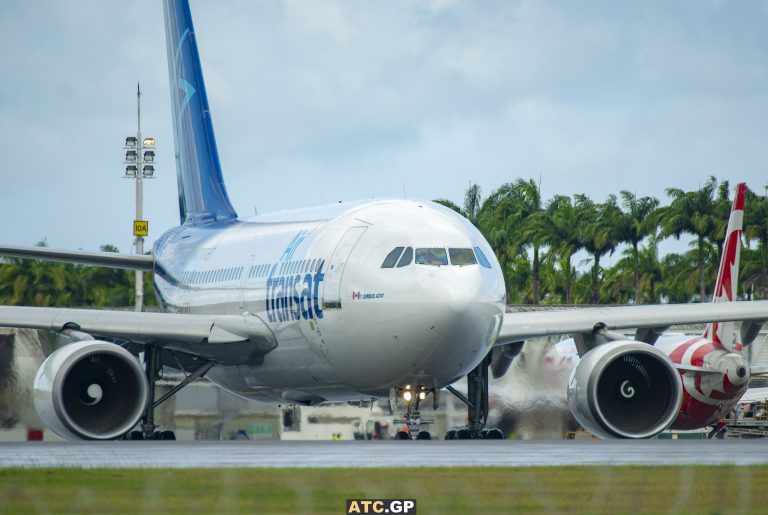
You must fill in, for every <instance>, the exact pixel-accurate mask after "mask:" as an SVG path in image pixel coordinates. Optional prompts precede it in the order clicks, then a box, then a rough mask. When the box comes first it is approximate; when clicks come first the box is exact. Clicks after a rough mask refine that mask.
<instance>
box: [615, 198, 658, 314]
mask: <svg viewBox="0 0 768 515" xmlns="http://www.w3.org/2000/svg"><path fill="white" fill-rule="evenodd" d="M621 199H622V202H621V205H622V207H623V208H624V210H623V211H622V212H621V215H620V216H619V220H618V222H619V231H618V239H619V241H620V242H626V243H629V245H630V249H631V250H630V256H629V257H630V259H631V261H630V263H628V264H629V265H630V267H631V269H632V284H633V285H634V290H635V296H634V302H635V304H640V298H641V292H640V250H639V247H640V242H641V241H643V239H644V238H645V237H646V236H650V235H652V234H655V233H656V229H657V227H658V224H657V222H656V220H655V217H654V216H653V215H654V213H655V211H656V208H658V207H659V199H657V198H655V197H640V198H637V196H636V195H635V194H634V193H632V192H629V191H626V190H622V191H621Z"/></svg>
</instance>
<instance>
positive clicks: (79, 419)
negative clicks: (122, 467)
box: [34, 340, 148, 440]
mask: <svg viewBox="0 0 768 515" xmlns="http://www.w3.org/2000/svg"><path fill="white" fill-rule="evenodd" d="M147 390H148V387H147V379H146V376H145V375H144V371H143V369H142V367H141V364H140V363H139V361H138V360H137V359H136V358H135V357H134V356H133V355H132V354H131V353H130V352H128V351H127V350H125V349H123V348H122V347H119V346H118V345H115V344H114V343H108V342H102V341H98V340H92V341H80V342H77V343H72V344H69V345H65V346H64V347H62V348H60V349H58V350H56V351H55V352H53V353H52V354H51V355H50V356H48V358H47V359H46V360H45V361H44V362H43V364H42V365H41V366H40V368H39V369H38V371H37V376H36V377H35V383H34V402H35V409H36V410H37V413H38V415H39V416H40V418H41V419H42V420H43V422H44V423H45V424H46V425H48V427H50V428H51V429H53V430H54V431H55V432H56V433H57V434H59V435H60V436H62V437H64V438H68V439H86V440H109V439H113V438H117V437H119V436H121V435H123V434H125V433H127V432H128V431H129V430H130V429H131V428H132V427H133V426H134V425H136V423H137V422H138V421H139V419H140V418H141V416H142V414H143V413H144V408H145V406H146V404H147Z"/></svg>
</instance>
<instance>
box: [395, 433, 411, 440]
mask: <svg viewBox="0 0 768 515" xmlns="http://www.w3.org/2000/svg"><path fill="white" fill-rule="evenodd" d="M410 439H411V435H410V434H409V433H408V431H398V432H397V434H396V435H395V440H410Z"/></svg>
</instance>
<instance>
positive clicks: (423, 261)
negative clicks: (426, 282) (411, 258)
mask: <svg viewBox="0 0 768 515" xmlns="http://www.w3.org/2000/svg"><path fill="white" fill-rule="evenodd" d="M416 264H417V265H432V266H443V265H447V264H448V254H447V253H446V252H445V249H443V248H432V249H416Z"/></svg>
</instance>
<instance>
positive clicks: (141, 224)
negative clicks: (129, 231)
mask: <svg viewBox="0 0 768 515" xmlns="http://www.w3.org/2000/svg"><path fill="white" fill-rule="evenodd" d="M133 235H134V236H149V221H148V220H134V221H133Z"/></svg>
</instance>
